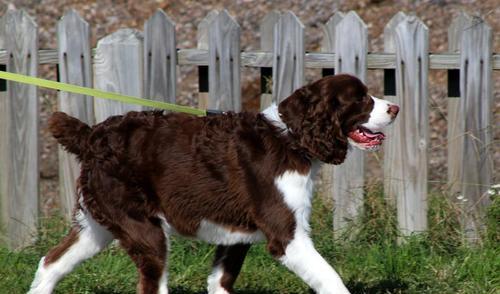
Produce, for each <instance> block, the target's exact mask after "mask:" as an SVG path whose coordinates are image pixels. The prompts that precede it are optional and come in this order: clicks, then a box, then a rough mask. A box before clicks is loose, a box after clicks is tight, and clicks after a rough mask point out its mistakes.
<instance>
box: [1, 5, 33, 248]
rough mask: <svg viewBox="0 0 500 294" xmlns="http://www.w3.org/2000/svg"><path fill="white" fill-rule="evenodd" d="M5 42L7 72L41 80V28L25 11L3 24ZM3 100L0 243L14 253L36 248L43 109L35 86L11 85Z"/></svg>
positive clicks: (8, 16) (11, 15)
mask: <svg viewBox="0 0 500 294" xmlns="http://www.w3.org/2000/svg"><path fill="white" fill-rule="evenodd" d="M1 23H2V25H1V35H0V39H1V41H0V43H1V44H3V46H2V47H3V48H5V50H6V51H7V54H8V56H9V58H8V60H7V71H9V72H14V73H20V74H24V75H30V76H36V75H37V68H38V32H37V31H38V28H37V25H36V24H35V22H34V21H33V19H32V18H31V17H30V16H29V15H28V14H27V13H26V12H24V11H19V10H8V11H7V12H6V13H5V15H4V16H3V17H2V19H1ZM2 95H3V97H2V99H1V100H0V111H1V113H0V135H1V138H2V139H1V140H0V160H1V164H0V179H1V180H0V181H1V182H0V185H1V187H0V197H1V198H0V200H1V201H0V206H1V208H0V209H1V210H0V214H1V218H0V223H1V227H2V231H1V232H2V236H1V239H0V240H1V242H2V243H4V244H5V245H7V246H8V247H9V248H12V249H20V248H22V247H25V246H28V245H31V244H33V242H34V241H35V239H36V229H37V224H38V211H39V207H38V205H39V204H38V201H39V200H38V199H39V198H38V197H39V171H38V167H39V164H38V162H39V154H38V146H39V145H38V129H39V125H38V119H39V105H38V95H37V89H36V87H35V86H30V85H25V84H20V83H15V82H7V92H6V94H2Z"/></svg>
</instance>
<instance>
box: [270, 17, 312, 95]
mask: <svg viewBox="0 0 500 294" xmlns="http://www.w3.org/2000/svg"><path fill="white" fill-rule="evenodd" d="M273 49H274V58H273V102H276V103H279V102H281V101H282V100H283V99H285V98H286V97H288V96H289V95H290V94H292V93H293V91H295V90H296V89H298V88H300V87H302V86H303V85H304V54H305V50H304V25H303V24H302V23H301V22H300V20H299V19H298V18H297V17H296V16H295V14H293V12H291V11H286V12H284V13H282V14H281V15H280V17H279V19H278V22H277V23H276V25H275V26H274V47H273Z"/></svg>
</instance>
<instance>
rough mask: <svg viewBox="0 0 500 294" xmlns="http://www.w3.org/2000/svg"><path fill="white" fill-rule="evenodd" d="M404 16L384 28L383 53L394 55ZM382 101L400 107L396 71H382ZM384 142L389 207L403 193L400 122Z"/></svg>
mask: <svg viewBox="0 0 500 294" xmlns="http://www.w3.org/2000/svg"><path fill="white" fill-rule="evenodd" d="M406 17H407V16H406V14H404V13H403V12H398V13H397V14H396V15H394V16H393V17H392V18H391V20H390V21H389V22H388V23H387V25H386V26H385V28H384V51H385V52H390V53H396V40H395V38H396V33H395V30H396V27H397V26H398V25H399V24H400V23H401V22H402V21H404V20H405V19H406ZM384 99H386V100H388V101H391V102H394V103H396V104H398V105H401V95H397V93H396V69H384ZM385 134H386V136H387V140H385V142H384V194H385V197H386V199H387V200H388V202H389V203H391V205H396V201H397V200H396V199H397V196H398V195H399V194H400V193H401V191H404V189H405V188H404V185H403V178H404V176H403V162H404V159H403V154H402V152H401V151H400V150H399V149H400V147H401V146H402V145H403V141H404V140H405V135H404V132H403V129H402V128H401V120H400V119H398V120H396V121H395V122H394V123H393V125H392V126H391V127H389V128H387V130H386V131H385Z"/></svg>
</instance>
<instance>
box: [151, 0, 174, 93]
mask: <svg viewBox="0 0 500 294" xmlns="http://www.w3.org/2000/svg"><path fill="white" fill-rule="evenodd" d="M175 46H176V42H175V23H174V22H173V21H172V20H171V19H170V18H169V17H168V16H167V15H166V14H165V12H163V10H160V9H159V10H157V11H156V12H155V14H153V16H151V17H150V18H149V20H148V21H147V22H146V23H145V24H144V90H145V91H144V97H146V98H149V99H151V100H156V101H163V102H171V103H175V98H176V82H177V80H176V71H177V49H176V48H175Z"/></svg>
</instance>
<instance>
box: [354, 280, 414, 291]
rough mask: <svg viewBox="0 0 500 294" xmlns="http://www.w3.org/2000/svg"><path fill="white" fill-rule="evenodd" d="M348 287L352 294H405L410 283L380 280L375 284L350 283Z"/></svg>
mask: <svg viewBox="0 0 500 294" xmlns="http://www.w3.org/2000/svg"><path fill="white" fill-rule="evenodd" d="M346 286H347V288H348V289H349V291H350V292H351V293H352V294H358V293H359V294H361V293H363V294H365V293H367V294H375V293H403V292H404V291H405V290H407V289H408V283H406V282H404V281H402V280H399V279H395V280H380V281H378V282H377V283H374V284H371V283H370V284H367V283H364V282H360V281H349V282H347V285H346Z"/></svg>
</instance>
